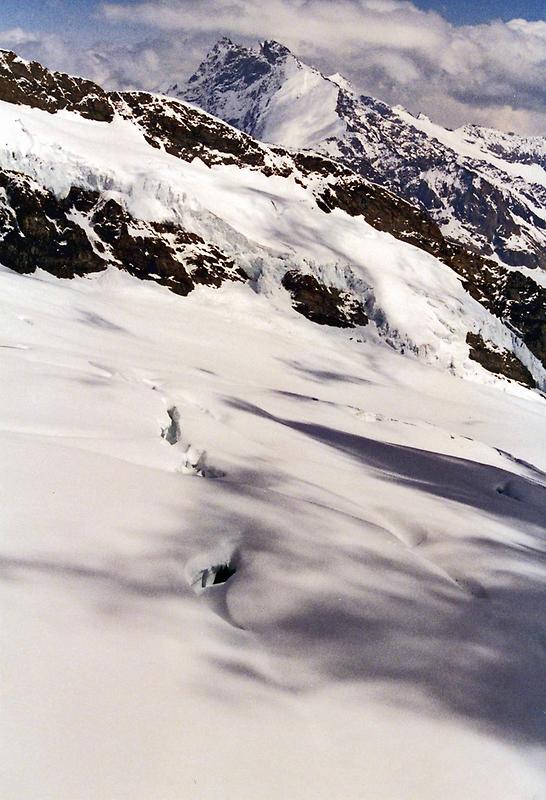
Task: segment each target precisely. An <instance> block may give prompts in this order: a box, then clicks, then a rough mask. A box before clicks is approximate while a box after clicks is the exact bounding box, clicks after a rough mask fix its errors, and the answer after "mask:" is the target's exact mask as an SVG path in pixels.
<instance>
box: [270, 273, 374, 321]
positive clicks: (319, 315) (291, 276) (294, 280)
mask: <svg viewBox="0 0 546 800" xmlns="http://www.w3.org/2000/svg"><path fill="white" fill-rule="evenodd" d="M282 285H283V286H284V288H285V289H286V290H287V291H288V292H289V293H290V296H291V297H292V303H293V306H294V309H295V310H296V311H297V312H298V313H299V314H302V315H303V316H304V317H306V318H307V319H309V320H311V322H316V323H317V324H318V325H332V326H334V327H337V328H355V327H356V326H357V325H367V324H368V317H367V315H366V312H365V311H364V307H363V305H362V303H361V302H360V301H359V300H357V298H356V297H354V296H353V295H351V294H349V293H348V292H343V291H341V290H340V289H336V288H335V287H333V286H325V285H324V284H323V283H320V282H319V281H318V280H317V279H316V278H315V277H314V276H313V275H303V274H302V273H300V272H296V271H295V270H292V271H289V272H287V273H286V274H285V275H284V277H283V279H282Z"/></svg>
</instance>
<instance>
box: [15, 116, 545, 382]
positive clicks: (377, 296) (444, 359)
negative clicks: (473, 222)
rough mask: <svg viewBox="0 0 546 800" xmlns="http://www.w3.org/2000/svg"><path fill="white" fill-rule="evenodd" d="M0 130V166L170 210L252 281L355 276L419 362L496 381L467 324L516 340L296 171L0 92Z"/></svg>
mask: <svg viewBox="0 0 546 800" xmlns="http://www.w3.org/2000/svg"><path fill="white" fill-rule="evenodd" d="M22 130H23V131H24V132H25V136H24V137H22V136H21V131H22ZM0 131H1V133H0V167H3V168H5V169H17V170H18V171H21V172H24V173H26V174H28V175H30V176H31V177H32V178H34V179H36V180H37V181H39V183H41V184H43V185H44V186H46V187H47V188H49V189H50V190H52V191H54V192H55V193H56V194H58V195H60V196H64V195H66V194H67V193H68V191H69V189H70V187H71V186H74V185H75V186H80V187H84V188H87V189H98V190H101V191H102V192H103V193H104V196H105V197H113V198H115V199H116V200H117V201H118V202H120V203H122V204H123V205H125V206H126V207H127V209H128V210H129V212H130V213H131V214H133V215H134V216H136V217H137V218H141V219H145V220H161V221H162V220H167V219H170V220H174V221H176V222H177V223H178V224H181V225H182V226H183V227H184V228H186V229H187V230H189V231H193V232H195V233H197V234H199V235H201V236H203V238H205V240H207V241H210V242H211V243H213V244H215V245H216V246H218V247H220V248H221V249H222V250H223V251H224V252H226V253H228V254H231V255H233V256H234V257H236V258H237V259H238V260H239V261H240V263H242V265H243V266H244V267H245V268H246V269H247V271H248V272H249V273H250V274H253V275H254V276H255V278H256V280H258V279H259V278H260V279H261V280H260V285H261V287H262V290H265V291H267V287H268V285H271V284H273V286H275V287H277V288H276V290H274V291H277V292H278V285H279V281H280V278H281V277H282V274H284V272H285V271H286V269H287V268H288V267H289V266H290V265H292V266H294V264H297V265H299V266H301V267H302V268H304V269H311V270H313V271H315V272H317V273H318V274H319V275H320V277H321V279H322V280H326V282H327V283H331V284H332V285H336V286H338V287H339V288H342V289H343V288H348V289H354V288H355V287H356V288H357V289H358V290H359V291H362V292H363V294H364V297H365V300H366V303H367V306H368V308H369V313H370V315H371V317H372V319H373V320H374V322H375V324H376V326H377V330H378V333H379V335H381V336H383V337H385V338H386V339H387V340H388V341H389V342H390V343H391V345H392V346H393V347H395V348H397V349H399V350H404V351H406V350H408V351H409V352H412V353H414V354H416V355H417V356H418V357H419V358H421V359H423V360H425V361H428V362H429V363H433V364H437V365H438V366H443V367H444V368H448V369H451V370H454V371H455V372H457V373H458V374H461V375H466V376H473V377H474V378H476V379H477V380H481V381H495V380H496V379H494V378H492V377H489V376H487V375H486V373H484V371H483V370H482V369H481V368H479V367H478V366H477V365H476V364H475V363H474V362H471V361H469V359H468V348H467V345H466V342H465V339H466V334H467V332H468V331H469V330H470V329H471V328H472V329H474V328H475V327H477V329H478V330H479V331H482V332H483V333H484V334H486V338H489V339H490V340H491V341H493V342H495V343H497V344H499V345H501V346H504V347H508V348H509V349H511V350H512V349H513V348H514V344H513V339H514V337H513V336H512V334H510V333H509V332H508V330H507V329H506V328H505V327H504V326H503V325H502V324H501V322H500V321H499V320H497V319H496V318H494V317H492V316H491V315H490V314H489V313H488V312H486V311H485V310H484V309H483V307H482V306H480V305H479V304H478V303H477V302H476V301H474V300H472V298H470V297H469V296H468V295H467V294H466V292H465V291H464V290H463V288H462V286H461V282H460V280H459V279H458V278H457V276H456V275H454V273H453V272H452V271H451V270H450V269H449V268H448V267H446V266H445V265H443V264H441V263H440V262H438V261H437V260H436V259H435V258H433V257H432V256H430V255H428V254H426V253H424V252H423V251H421V250H418V249H417V248H415V247H413V246H411V245H407V244H404V243H402V242H400V241H398V240H396V239H394V238H393V237H392V236H390V235H389V234H386V233H382V232H380V231H377V230H375V229H374V228H372V227H371V226H369V225H368V224H367V223H366V222H364V220H363V219H361V218H352V217H349V216H348V215H346V214H345V213H344V212H342V211H339V210H336V211H334V212H333V213H331V214H329V215H325V214H324V213H323V212H321V211H320V209H319V208H318V207H317V205H316V202H315V200H314V197H313V196H312V194H310V192H309V191H308V190H306V189H305V188H304V187H303V186H301V185H300V184H299V183H298V182H297V181H296V180H294V179H286V178H282V177H279V176H275V175H273V176H269V177H268V176H266V175H264V174H263V173H261V172H258V171H255V170H251V169H242V168H240V167H238V166H236V165H228V166H224V165H218V166H215V167H213V168H209V167H207V166H206V165H205V164H203V163H202V162H201V161H200V160H199V159H194V160H193V161H192V162H191V163H188V162H185V161H182V160H181V159H178V158H175V157H174V156H170V155H169V154H167V153H165V152H164V151H161V150H157V149H155V148H153V147H152V146H150V145H149V144H148V143H147V142H146V141H145V139H144V137H143V135H142V133H141V132H140V130H139V129H138V127H137V126H135V125H133V124H132V123H131V122H130V121H128V120H124V119H121V118H120V117H116V118H115V119H114V121H113V122H112V123H110V124H105V123H101V122H94V121H90V120H86V119H83V118H82V117H80V116H79V115H77V114H73V113H71V112H61V113H59V114H56V115H51V114H48V113H47V112H44V111H40V110H37V109H33V108H21V107H18V106H13V105H11V104H8V103H0ZM385 264H388V268H385ZM268 274H271V275H272V280H268V277H267V276H268ZM519 351H521V352H519ZM518 354H519V356H520V357H521V359H522V361H523V362H524V363H525V364H526V366H528V368H529V369H530V371H531V372H532V374H533V375H534V377H535V379H536V380H537V382H538V384H539V386H544V385H546V377H545V374H544V369H543V367H542V366H541V365H540V364H539V362H538V361H537V359H536V358H535V357H534V356H533V355H532V354H531V353H530V352H529V351H528V350H527V348H526V347H525V346H522V347H519V346H518Z"/></svg>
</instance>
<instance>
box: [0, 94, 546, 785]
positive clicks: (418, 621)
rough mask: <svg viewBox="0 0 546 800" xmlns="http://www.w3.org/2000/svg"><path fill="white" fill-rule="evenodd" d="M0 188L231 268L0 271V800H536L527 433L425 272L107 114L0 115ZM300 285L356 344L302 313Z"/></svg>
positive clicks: (471, 324) (512, 389)
mask: <svg viewBox="0 0 546 800" xmlns="http://www.w3.org/2000/svg"><path fill="white" fill-rule="evenodd" d="M332 85H333V84H332ZM307 88H309V87H307ZM313 91H314V90H313V89H312V87H311V89H310V96H311V95H312V94H313ZM323 99H324V98H323ZM319 122H320V124H321V125H322V122H321V121H320V120H319ZM317 124H319V123H317ZM0 166H1V167H2V168H6V169H16V170H19V171H21V172H24V173H25V174H27V175H29V176H31V177H33V178H35V179H36V180H38V181H39V182H40V183H41V184H43V185H44V186H45V187H47V188H49V189H50V190H52V191H54V192H56V193H57V194H58V195H64V194H66V193H67V192H68V190H69V188H70V187H71V186H73V185H74V186H81V187H85V188H89V189H98V190H100V191H102V192H103V195H104V196H105V197H113V198H115V199H117V200H118V202H120V203H122V204H123V205H124V206H126V207H127V209H128V210H129V211H130V212H131V213H132V214H134V215H135V216H136V217H137V218H141V219H145V220H165V219H172V220H175V221H176V222H178V223H179V224H180V225H182V226H183V227H185V228H186V229H187V230H189V231H194V232H195V233H198V234H200V235H202V236H203V237H204V238H205V239H206V241H208V242H211V243H213V244H215V245H217V246H218V247H220V248H222V249H223V251H224V252H226V253H228V254H230V255H232V256H234V257H236V259H237V263H240V264H242V265H243V266H244V267H245V269H247V270H248V271H249V273H250V274H251V275H252V282H251V285H250V284H225V285H224V286H222V287H221V289H219V290H215V289H211V288H206V287H200V288H198V289H196V290H195V291H194V292H192V293H191V294H190V295H189V296H188V297H187V298H181V297H179V296H177V295H174V294H172V293H170V292H169V291H168V290H167V289H166V288H164V287H161V286H158V285H155V284H153V283H152V282H139V281H138V280H136V279H134V278H131V277H130V276H128V275H127V274H126V273H124V272H122V271H118V270H116V269H115V268H113V267H112V268H110V269H109V270H107V271H106V272H104V273H98V274H94V275H93V276H90V277H88V278H78V279H74V280H72V281H66V280H57V279H55V278H53V277H51V276H49V275H46V274H45V273H41V272H40V271H38V272H37V273H36V274H34V275H30V276H21V275H18V274H15V273H13V272H11V271H9V270H7V269H5V268H3V267H0V370H1V374H2V392H1V393H0V459H1V474H2V481H1V482H0V493H1V498H0V503H1V508H2V514H1V516H0V546H1V556H0V578H1V580H0V592H1V600H0V602H1V603H2V609H3V612H2V615H3V619H2V622H3V624H2V631H1V636H2V641H1V644H0V647H1V650H2V654H3V659H2V661H3V665H2V690H3V691H2V709H1V723H0V729H1V737H2V761H3V770H2V777H1V778H0V794H1V796H2V798H6V800H21V798H24V800H110V798H116V800H156V798H157V800H180V799H181V798H186V797H198V798H200V799H203V800H207V799H208V798H211V799H212V798H218V797H222V798H226V800H241V798H247V797H248V798H250V797H258V798H264V800H268V799H269V798H271V800H278V798H298V800H321V798H325V800H326V799H327V800H332V798H337V797H344V798H347V800H353V799H354V800H357V798H362V797H363V796H366V797H367V798H368V797H369V798H370V800H372V799H373V800H437V798H439V797H441V798H443V800H460V798H465V800H498V798H499V797H506V798H510V800H537V798H538V799H539V800H540V798H542V797H544V796H545V795H544V792H543V786H544V778H545V773H546V770H545V769H544V761H543V755H544V751H543V749H541V744H542V743H543V741H544V739H543V736H544V714H543V708H542V705H541V702H542V701H541V696H542V695H543V688H544V669H545V666H546V664H545V654H544V648H543V642H544V640H545V638H546V630H545V622H544V620H545V619H546V616H545V615H544V611H543V604H544V589H543V587H544V580H545V577H546V575H545V562H544V550H543V548H544V529H545V520H544V507H545V500H546V475H545V474H544V471H545V470H546V454H545V452H544V447H543V442H542V440H541V437H540V433H541V431H542V430H543V428H544V418H545V415H546V406H545V401H544V398H543V396H541V395H540V394H539V393H537V392H530V391H528V390H527V389H524V388H523V387H521V386H518V385H516V384H512V383H509V382H507V381H502V380H499V379H497V378H495V377H493V376H491V375H489V374H487V373H485V372H484V371H483V370H482V369H481V368H480V367H479V366H478V365H477V364H476V363H475V362H472V361H470V360H469V358H468V347H467V346H466V344H465V337H466V334H467V332H468V331H469V330H476V331H480V332H481V333H482V334H483V335H484V338H486V339H488V340H491V341H492V342H493V343H494V344H495V345H496V346H498V347H504V346H509V347H510V348H511V349H516V350H518V348H519V350H518V353H519V355H520V357H521V358H522V360H524V361H525V362H526V363H528V365H529V366H530V368H531V369H533V370H534V372H535V374H536V375H537V377H538V378H539V380H542V379H543V378H544V372H543V370H542V368H541V367H540V366H539V365H538V364H537V363H536V360H533V358H532V356H531V355H530V353H529V352H528V351H527V350H526V348H524V347H523V346H520V345H518V344H517V342H515V341H513V338H514V337H513V336H512V334H511V333H510V332H509V331H508V330H507V329H506V328H505V327H503V325H502V324H501V323H500V321H499V320H497V319H495V318H493V317H492V316H491V315H489V314H488V313H487V312H486V311H485V310H484V309H483V308H482V307H481V306H479V305H478V304H477V303H476V302H475V301H474V300H472V299H471V298H470V297H469V296H468V295H467V294H466V293H465V292H464V291H463V289H462V286H461V283H460V281H459V279H458V278H457V277H456V276H455V275H454V274H453V273H452V272H451V271H450V270H449V269H448V268H447V267H445V266H444V265H442V264H440V263H439V262H438V261H436V260H435V259H434V258H433V257H431V256H429V255H427V254H426V253H424V252H422V251H420V250H418V249H416V248H414V247H412V246H410V245H407V244H404V243H402V242H399V241H397V240H395V239H394V238H393V237H391V236H389V235H388V234H385V233H381V232H379V231H376V230H374V229H373V228H371V227H370V226H369V225H367V224H366V223H365V222H364V221H363V220H362V219H359V218H350V217H348V216H347V215H346V214H344V213H343V212H341V211H339V210H336V211H334V212H333V213H331V214H329V215H325V214H323V213H322V212H321V211H320V210H319V209H318V208H317V206H316V203H315V201H314V198H313V196H312V194H311V193H310V192H309V191H307V190H306V189H305V188H304V187H303V186H301V185H299V184H298V183H297V182H296V181H295V180H293V179H283V178H280V177H278V176H271V177H266V176H265V175H264V174H262V173H261V172H259V171H255V170H254V171H253V170H250V169H241V168H238V167H236V166H215V167H213V168H212V169H210V168H208V167H207V166H205V164H203V163H202V162H201V161H199V160H198V159H195V160H194V161H193V162H191V163H187V162H184V161H182V160H180V159H176V158H174V157H172V156H170V155H168V154H166V153H165V152H164V151H162V150H158V149H154V148H153V147H151V146H150V145H148V144H147V143H146V141H145V140H144V138H143V136H142V134H141V133H140V131H139V130H138V128H137V127H136V126H134V125H132V124H131V123H130V122H129V121H127V120H123V119H120V118H119V117H116V118H115V120H114V121H113V122H112V123H111V124H105V123H98V122H93V121H89V120H84V119H82V118H81V117H79V116H78V115H76V114H71V113H69V112H62V113H59V114H56V115H49V114H47V113H46V112H41V111H38V110H36V109H31V108H21V107H16V106H12V105H9V104H6V103H1V104H0ZM73 219H74V220H75V221H77V222H78V223H79V224H81V225H82V226H83V227H84V229H85V230H86V231H87V233H88V235H89V236H90V237H91V238H92V236H93V234H92V230H91V228H90V227H89V225H88V223H87V222H86V220H85V218H83V217H82V218H81V219H79V218H78V216H77V215H76V216H73ZM293 267H297V268H298V269H301V270H302V271H304V272H305V271H307V272H310V273H312V274H315V275H317V276H318V277H319V278H320V279H322V280H324V281H326V282H327V283H329V284H330V285H333V286H337V287H338V288H342V289H343V288H346V289H349V290H351V291H353V292H355V293H356V294H357V295H359V296H360V297H361V298H362V300H363V302H365V304H366V308H367V311H368V313H369V315H370V318H371V320H372V322H371V323H370V324H369V325H368V326H367V327H366V328H364V329H356V330H355V331H340V330H336V329H328V328H324V327H321V326H317V325H314V324H313V323H311V322H309V321H307V320H306V319H304V318H302V317H301V316H299V315H297V314H296V312H295V311H293V309H292V308H291V307H290V303H289V299H288V296H287V293H286V292H284V291H283V290H282V289H281V288H280V277H281V276H282V274H283V273H284V272H285V271H286V269H287V268H293ZM222 567H224V568H225V571H227V572H229V571H231V572H233V574H231V575H230V576H229V578H228V580H226V581H225V582H224V583H221V584H220V583H214V580H215V577H216V575H217V573H218V571H219V570H220V569H221V568H222ZM228 567H229V569H228ZM224 577H225V576H224Z"/></svg>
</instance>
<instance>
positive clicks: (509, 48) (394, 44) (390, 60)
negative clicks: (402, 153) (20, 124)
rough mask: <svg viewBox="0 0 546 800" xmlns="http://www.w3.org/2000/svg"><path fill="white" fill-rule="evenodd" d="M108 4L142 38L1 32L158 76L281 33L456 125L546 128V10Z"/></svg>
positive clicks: (72, 64)
mask: <svg viewBox="0 0 546 800" xmlns="http://www.w3.org/2000/svg"><path fill="white" fill-rule="evenodd" d="M98 14H99V15H100V19H101V20H102V22H103V23H105V24H106V23H109V24H111V25H120V26H129V27H130V28H131V29H132V30H136V31H138V36H139V37H140V39H141V41H136V40H135V42H134V43H132V44H126V45H124V46H117V47H116V46H114V45H112V44H110V45H108V46H104V47H101V46H100V45H99V46H97V47H96V48H94V49H92V50H89V49H88V50H86V51H84V52H79V53H74V48H73V47H70V46H69V44H68V43H65V42H63V41H62V40H61V39H60V38H59V37H52V36H51V35H50V36H49V37H47V36H46V37H43V39H41V38H40V36H39V35H37V34H29V33H27V32H25V31H22V30H19V29H16V30H12V31H11V32H9V31H8V32H4V33H3V34H2V33H1V32H0V46H10V45H9V44H8V43H7V41H6V38H5V37H6V35H8V38H9V36H11V39H12V41H13V44H12V45H11V46H13V47H14V49H17V50H18V51H19V52H21V51H22V50H24V51H25V53H29V52H30V51H32V55H33V57H40V55H41V54H42V52H43V53H44V55H45V58H44V60H46V61H47V62H48V63H51V62H52V60H53V59H56V60H57V61H56V63H55V64H54V66H56V67H57V68H62V69H67V70H68V71H72V72H74V71H76V72H84V73H85V74H86V75H88V76H90V77H93V78H95V79H96V80H100V81H102V82H103V83H105V84H107V85H109V86H116V87H119V86H134V87H138V88H156V87H158V86H161V85H167V84H168V83H171V82H173V80H180V79H183V78H184V77H187V75H188V74H189V73H190V72H191V71H192V70H193V69H194V68H195V67H196V66H197V64H198V62H199V60H200V58H201V57H202V56H203V55H204V53H205V52H206V50H207V48H208V47H209V46H210V45H211V44H212V43H213V42H214V41H215V40H216V39H217V38H219V37H220V36H222V35H228V36H230V37H231V38H233V39H234V40H235V41H239V42H241V43H245V44H250V43H254V42H255V41H256V40H259V39H269V38H272V39H277V40H279V41H281V42H283V43H284V44H286V45H287V46H288V47H290V48H291V49H292V50H293V51H294V52H295V53H296V54H297V55H299V56H301V57H302V58H303V59H304V60H306V61H307V62H309V63H312V64H315V65H316V66H318V67H319V68H321V69H323V71H325V72H328V73H329V72H341V73H343V74H345V75H346V76H347V77H348V78H349V79H351V80H352V81H353V82H354V83H355V84H356V86H357V87H358V88H359V89H360V90H361V91H363V92H366V93H368V94H373V95H375V96H377V97H380V98H381V99H383V100H386V101H387V102H389V103H393V104H395V103H402V104H403V105H405V106H407V107H408V108H409V109H410V110H412V111H414V112H416V111H421V110H422V111H424V112H425V113H427V114H428V115H429V116H431V117H432V118H433V119H436V120H438V121H440V122H442V123H444V124H446V125H449V126H451V127H454V126H456V125H460V124H463V123H465V122H476V123H480V124H485V125H491V126H494V127H499V128H502V129H505V130H516V131H518V132H521V133H539V134H546V88H545V87H546V22H529V21H527V20H524V19H515V20H511V21H510V22H502V21H500V20H494V21H491V22H489V23H487V24H482V25H474V26H462V27H457V26H455V25H452V24H451V23H449V22H448V21H447V20H445V19H444V18H443V17H442V16H441V15H439V14H438V13H435V12H430V11H428V12H426V11H422V10H420V9H419V8H417V7H416V6H415V5H414V4H413V3H411V2H405V1H404V0H335V2H333V0H328V1H327V0H270V2H268V3H263V0H191V1H190V0H149V2H140V3H136V4H135V3H123V2H122V3H112V2H108V3H104V4H103V5H102V6H100V8H99V10H98ZM25 37H26V39H25ZM33 37H34V38H33ZM42 57H44V56H42Z"/></svg>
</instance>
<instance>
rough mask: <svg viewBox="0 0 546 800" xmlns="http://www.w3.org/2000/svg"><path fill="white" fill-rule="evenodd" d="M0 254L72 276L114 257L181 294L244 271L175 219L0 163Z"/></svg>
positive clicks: (25, 267) (23, 268) (11, 261)
mask: <svg viewBox="0 0 546 800" xmlns="http://www.w3.org/2000/svg"><path fill="white" fill-rule="evenodd" d="M0 189H1V190H3V195H0V262H2V263H3V264H5V265H6V266H7V267H10V268H11V269H13V270H15V271H16V272H20V273H30V272H34V271H35V270H36V269H43V270H45V271H46V272H49V273H51V274H52V275H55V276H56V277H58V278H72V277H74V276H75V275H86V274H88V273H91V272H97V271H99V270H103V269H106V267H107V266H109V265H110V264H114V265H116V266H118V267H119V268H120V269H124V270H126V271H127V272H129V273H131V275H135V276H136V277H138V278H141V279H144V280H154V281H156V282H157V283H160V284H163V285H164V286H167V287H168V288H169V289H171V291H173V292H176V293H177V294H181V295H186V294H188V293H189V292H190V291H191V290H192V289H193V288H194V286H195V285H196V284H207V285H210V286H216V287H218V286H220V285H221V284H222V283H223V282H224V281H225V280H230V281H240V280H244V279H246V275H245V273H244V272H243V270H242V269H241V268H239V267H236V266H235V264H234V262H233V260H232V259H230V258H228V257H227V256H226V255H225V254H224V253H222V252H221V251H220V250H219V249H218V248H217V247H215V246H214V245H212V244H208V243H207V242H205V241H204V239H202V238H201V237H200V236H198V235H197V234H195V233H190V232H188V231H184V230H183V229H181V228H179V227H177V226H176V225H173V224H170V223H158V222H145V221H143V220H138V219H135V218H133V217H132V216H131V215H130V214H129V213H128V212H127V211H126V210H125V209H124V208H122V206H120V205H119V203H117V202H116V201H115V200H112V199H109V200H106V201H104V200H103V199H102V196H101V195H100V193H99V192H94V191H89V190H84V189H81V188H72V189H71V191H70V192H69V194H68V195H67V197H65V198H63V199H59V198H57V197H55V195H54V194H53V193H52V192H49V191H47V190H46V189H44V188H43V187H41V186H40V185H39V184H38V183H36V181H34V180H32V179H31V178H29V177H28V176H26V175H22V174H20V173H16V172H8V171H0Z"/></svg>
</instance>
